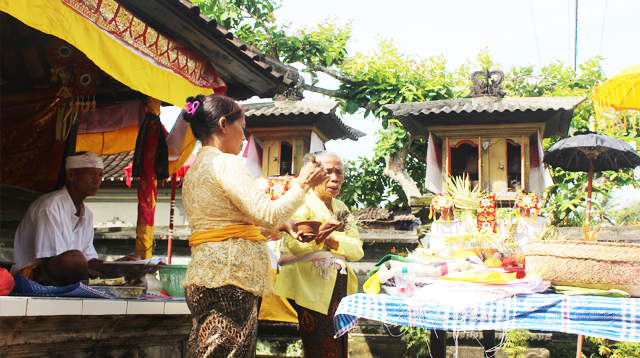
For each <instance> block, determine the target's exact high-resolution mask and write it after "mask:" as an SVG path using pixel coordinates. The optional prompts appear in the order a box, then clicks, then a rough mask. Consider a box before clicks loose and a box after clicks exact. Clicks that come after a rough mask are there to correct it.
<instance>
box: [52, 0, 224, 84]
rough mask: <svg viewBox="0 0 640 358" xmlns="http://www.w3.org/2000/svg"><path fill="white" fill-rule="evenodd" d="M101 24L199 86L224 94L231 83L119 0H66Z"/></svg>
mask: <svg viewBox="0 0 640 358" xmlns="http://www.w3.org/2000/svg"><path fill="white" fill-rule="evenodd" d="M62 2H63V3H64V4H65V5H67V6H69V7H70V8H72V9H73V10H75V11H76V12H77V13H78V14H80V15H82V16H84V17H85V18H86V19H88V20H89V21H91V22H92V23H93V24H95V25H96V26H97V27H98V28H100V29H102V30H104V31H106V32H108V33H109V34H111V35H113V36H114V37H115V38H117V39H118V40H121V41H123V42H125V43H127V44H129V45H130V46H131V47H133V48H135V49H136V50H139V51H140V52H142V53H143V54H145V55H147V56H149V57H151V58H152V59H153V60H154V61H157V62H158V63H159V64H161V65H162V66H164V67H167V68H169V69H171V70H172V71H173V72H175V73H177V74H179V75H180V76H182V77H184V78H186V79H187V80H189V82H191V83H193V84H194V85H196V86H199V87H207V88H213V89H214V91H215V92H216V93H219V94H224V92H226V88H227V86H226V85H225V83H224V82H223V81H222V79H221V78H220V76H219V75H218V73H217V72H216V70H215V69H214V68H213V65H211V62H209V61H207V60H206V59H205V58H203V57H202V56H200V55H199V54H198V53H196V52H195V51H193V50H191V49H190V48H189V47H187V46H185V45H183V44H181V43H179V42H177V41H174V40H172V39H170V38H168V37H167V36H164V35H162V34H161V33H159V32H158V31H156V30H155V29H153V28H152V27H150V26H149V25H147V24H145V23H144V22H142V21H141V20H140V19H138V18H137V17H136V16H135V15H133V14H132V13H131V12H129V11H128V10H127V9H125V8H123V7H122V6H121V5H120V4H118V3H117V2H116V1H115V0H101V1H95V0H62Z"/></svg>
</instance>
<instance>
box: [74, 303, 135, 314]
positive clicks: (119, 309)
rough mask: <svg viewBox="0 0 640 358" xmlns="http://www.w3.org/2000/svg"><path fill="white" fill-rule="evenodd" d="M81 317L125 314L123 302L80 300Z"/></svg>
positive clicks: (125, 304) (125, 307) (125, 305)
mask: <svg viewBox="0 0 640 358" xmlns="http://www.w3.org/2000/svg"><path fill="white" fill-rule="evenodd" d="M82 314H83V315H110V314H127V301H124V300H82Z"/></svg>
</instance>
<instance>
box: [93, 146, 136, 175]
mask: <svg viewBox="0 0 640 358" xmlns="http://www.w3.org/2000/svg"><path fill="white" fill-rule="evenodd" d="M133 153H134V152H133V151H131V152H126V153H120V154H113V155H102V156H100V157H101V158H102V162H103V163H104V174H103V176H102V178H103V179H104V180H121V179H123V178H124V177H125V174H124V170H123V169H124V168H125V167H126V166H127V165H129V164H131V163H132V162H133Z"/></svg>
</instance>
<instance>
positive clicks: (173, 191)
mask: <svg viewBox="0 0 640 358" xmlns="http://www.w3.org/2000/svg"><path fill="white" fill-rule="evenodd" d="M177 180H178V175H177V174H176V173H174V174H173V175H172V176H171V210H170V212H169V239H168V240H167V263H168V264H169V265H171V244H172V243H173V212H174V208H175V206H176V181H177Z"/></svg>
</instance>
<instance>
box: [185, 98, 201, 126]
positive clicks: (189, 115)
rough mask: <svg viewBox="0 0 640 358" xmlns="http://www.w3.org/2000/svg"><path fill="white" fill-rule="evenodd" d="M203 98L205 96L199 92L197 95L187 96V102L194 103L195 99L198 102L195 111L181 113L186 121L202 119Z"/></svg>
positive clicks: (191, 121) (192, 121)
mask: <svg viewBox="0 0 640 358" xmlns="http://www.w3.org/2000/svg"><path fill="white" fill-rule="evenodd" d="M205 98H206V97H205V95H203V94H199V95H197V96H195V97H189V98H187V103H194V102H196V101H198V102H200V103H199V104H198V108H196V111H195V112H194V113H187V112H185V113H184V114H183V115H182V118H183V119H184V120H185V121H186V122H187V123H194V122H198V121H202V120H204V100H205Z"/></svg>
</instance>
